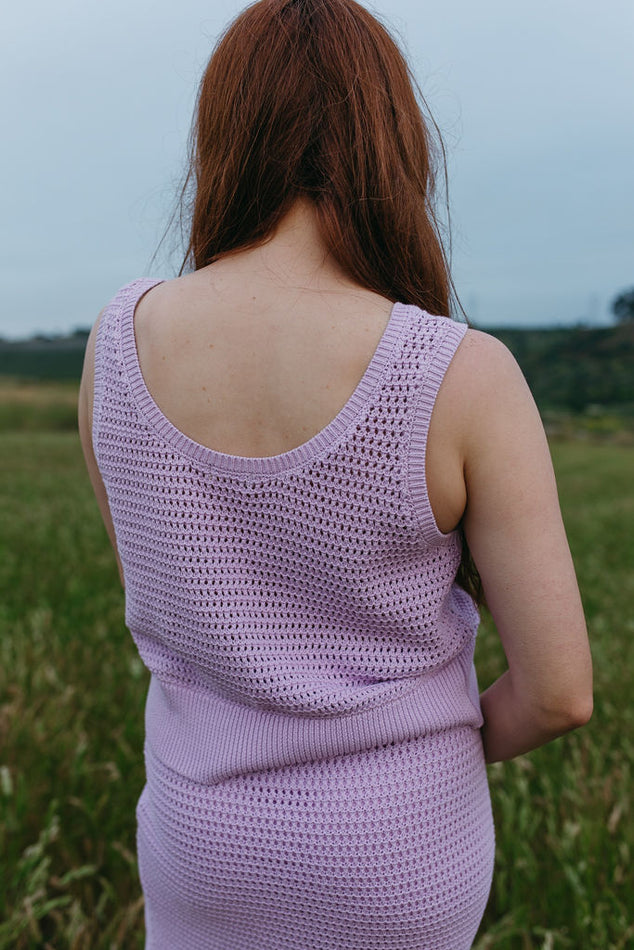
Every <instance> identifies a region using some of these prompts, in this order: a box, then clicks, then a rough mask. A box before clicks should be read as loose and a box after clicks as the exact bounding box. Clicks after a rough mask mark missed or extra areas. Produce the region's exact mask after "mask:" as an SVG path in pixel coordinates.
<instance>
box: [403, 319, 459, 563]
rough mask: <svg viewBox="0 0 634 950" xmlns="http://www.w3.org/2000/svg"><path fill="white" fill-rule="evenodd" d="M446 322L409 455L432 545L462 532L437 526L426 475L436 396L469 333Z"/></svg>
mask: <svg viewBox="0 0 634 950" xmlns="http://www.w3.org/2000/svg"><path fill="white" fill-rule="evenodd" d="M443 319H445V320H446V321H447V326H446V329H445V332H444V333H443V336H442V339H441V341H440V343H439V344H438V345H437V347H436V349H435V351H434V354H433V356H432V358H431V360H430V362H429V368H428V371H427V373H426V375H425V379H424V382H423V384H422V386H421V389H420V391H419V394H418V401H417V404H416V409H415V412H414V419H413V422H412V429H411V432H410V440H409V449H408V454H407V460H408V485H409V491H410V498H411V501H412V505H413V508H414V511H415V513H416V514H417V517H418V520H419V523H420V525H421V530H422V534H423V537H424V539H425V540H426V541H427V542H428V543H429V544H432V545H437V544H442V542H444V541H451V540H452V539H453V538H455V537H456V536H457V535H458V532H459V529H458V528H457V527H456V528H454V529H453V530H452V531H448V532H444V531H441V530H440V528H439V527H438V524H437V523H436V518H435V516H434V513H433V511H432V508H431V504H430V502H429V492H428V487H427V475H426V472H425V460H426V454H427V437H428V433H429V426H430V423H431V415H432V411H433V408H434V406H435V404H436V397H437V395H438V391H439V389H440V386H441V384H442V381H443V379H444V377H445V373H446V372H447V369H448V368H449V364H450V363H451V361H452V359H453V357H454V355H455V353H456V350H457V349H458V346H459V345H460V343H461V342H462V340H463V339H464V335H465V333H466V331H467V330H468V327H467V325H466V324H463V323H457V322H456V321H455V320H447V318H446V317H445V318H443Z"/></svg>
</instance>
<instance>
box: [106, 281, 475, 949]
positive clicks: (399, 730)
mask: <svg viewBox="0 0 634 950" xmlns="http://www.w3.org/2000/svg"><path fill="white" fill-rule="evenodd" d="M157 283H159V281H157V280H152V279H141V280H137V281H133V282H132V283H130V284H127V285H126V286H125V287H123V288H122V289H121V290H120V291H119V292H118V293H117V294H116V296H115V297H114V298H113V300H112V301H111V302H110V304H109V305H108V307H107V308H106V310H105V311H104V313H103V315H102V318H101V321H100V325H99V330H98V334H97V342H96V353H95V405H94V418H93V443H94V448H95V455H96V458H97V463H98V466H99V469H100V472H101V475H102V478H103V481H104V484H105V486H106V490H107V494H108V500H109V504H110V511H111V514H112V519H113V523H114V526H115V532H116V537H117V547H118V550H119V554H120V557H121V562H122V566H123V571H124V577H125V588H126V589H125V598H126V623H127V625H128V628H129V629H130V632H131V634H132V636H133V638H134V641H135V643H136V645H137V648H138V650H139V654H140V656H141V658H142V660H143V662H144V663H145V665H146V666H147V667H148V669H149V670H150V672H151V674H152V676H151V681H150V688H149V691H148V697H147V704H146V748H145V756H146V771H147V782H146V785H145V788H144V790H143V793H142V795H141V798H140V800H139V805H138V808H137V818H138V852H139V870H140V877H141V883H142V886H143V891H144V894H145V898H146V907H145V919H146V929H147V943H146V950H198V948H200V950H373V948H377V950H378V948H381V950H467V948H469V947H470V946H471V943H472V941H473V938H474V936H475V933H476V930H477V927H478V924H479V922H480V919H481V917H482V914H483V912H484V908H485V905H486V901H487V897H488V893H489V889H490V884H491V875H492V870H493V850H494V831H493V823H492V817H491V806H490V799H489V790H488V785H487V778H486V767H485V763H484V756H483V751H482V742H481V738H480V733H479V731H478V730H479V727H480V726H481V725H482V714H481V710H480V703H479V698H478V684H477V680H476V675H475V670H474V666H473V651H474V643H475V636H476V631H477V627H478V622H479V615H478V611H477V608H476V606H475V604H474V603H473V601H472V599H471V598H470V597H469V595H468V594H466V593H465V591H463V590H462V589H461V588H460V587H458V586H457V584H456V583H455V577H456V572H457V569H458V566H459V563H460V557H461V542H460V535H459V533H458V532H457V531H454V532H451V533H449V534H443V533H442V532H441V531H440V530H439V529H438V527H437V525H436V522H435V520H434V516H433V513H432V511H431V507H430V504H429V499H428V496H427V489H426V482H425V446H426V441H427V432H428V427H429V421H430V417H431V412H432V409H433V405H434V401H435V398H436V394H437V392H438V389H439V387H440V384H441V382H442V379H443V376H444V374H445V372H446V369H447V367H448V365H449V363H450V361H451V359H452V356H453V354H454V353H455V351H456V349H457V347H458V345H459V344H460V342H461V340H462V338H463V336H464V333H465V331H466V327H465V326H464V325H462V324H458V323H456V322H455V321H453V320H450V319H448V318H446V317H438V316H433V315H430V314H427V313H425V312H424V311H422V310H420V309H419V308H418V307H415V306H408V305H405V304H401V303H396V304H394V306H393V309H392V312H391V315H390V318H389V322H388V324H387V327H386V329H385V331H384V333H383V336H382V338H381V340H380V342H379V344H378V346H377V349H376V351H375V353H374V355H373V357H372V359H371V361H370V363H369V365H368V367H367V369H366V371H365V373H364V375H363V377H362V379H361V380H360V382H359V384H358V385H357V387H356V389H355V391H354V393H353V394H352V396H351V397H350V399H349V400H348V402H347V403H346V405H345V406H344V407H343V408H342V409H341V411H340V412H339V413H338V414H337V416H336V417H335V418H334V419H333V420H332V421H331V422H330V423H329V424H328V425H327V426H326V427H325V428H324V429H322V430H321V432H319V433H318V434H317V435H315V436H314V437H313V438H311V439H310V440H309V441H307V442H305V443H304V444H302V445H300V446H298V447H297V448H294V449H292V450H290V451H289V452H285V453H283V454H281V455H275V456H269V457H265V458H248V457H242V456H233V455H227V454H225V453H221V452H217V451H215V450H213V449H211V448H208V447H205V446H202V445H200V444H198V443H197V442H194V441H193V440H192V439H190V438H189V437H188V436H186V435H185V434H184V433H183V432H181V431H180V430H178V429H177V428H175V426H174V425H172V423H171V422H170V421H169V420H168V419H167V418H166V417H165V415H164V414H163V413H162V411H161V410H160V409H159V407H158V405H157V404H156V403H155V402H154V400H153V398H152V396H151V395H150V393H149V391H148V390H147V387H146V385H145V382H144V379H143V376H142V373H141V369H140V366H139V362H138V354H137V350H136V343H135V336H134V310H135V307H136V304H137V302H138V300H139V299H140V298H141V296H142V295H143V294H144V293H145V292H146V291H147V290H149V289H150V288H151V287H153V286H154V285H155V284H157Z"/></svg>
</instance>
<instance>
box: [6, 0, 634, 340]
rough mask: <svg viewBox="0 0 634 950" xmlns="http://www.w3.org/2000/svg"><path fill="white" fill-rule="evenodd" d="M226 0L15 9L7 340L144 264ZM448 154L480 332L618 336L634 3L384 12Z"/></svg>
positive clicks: (64, 316)
mask: <svg viewBox="0 0 634 950" xmlns="http://www.w3.org/2000/svg"><path fill="white" fill-rule="evenodd" d="M245 6H246V4H245V3H237V2H231V0H207V2H206V3H203V2H202V0H179V2H178V3H176V2H175V0H170V2H168V0H109V2H108V3H103V2H100V3H97V2H95V0H58V2H57V3H54V4H53V3H50V0H30V2H28V3H20V4H10V5H7V6H6V7H5V9H4V11H3V17H2V20H3V23H2V33H1V36H0V78H1V83H0V90H1V91H0V104H1V115H2V131H3V137H2V148H1V149H0V169H1V178H2V184H3V187H2V193H1V198H0V202H1V206H0V207H1V216H0V335H2V336H5V337H8V338H17V337H21V336H27V335H30V334H31V333H32V332H36V331H39V332H46V333H55V332H66V331H69V330H72V329H74V328H76V327H87V326H90V325H92V323H93V322H94V320H95V319H96V317H97V314H98V312H99V310H100V309H101V308H102V307H103V306H104V304H105V303H106V302H107V301H108V300H109V299H110V298H111V297H112V295H113V294H114V293H115V292H116V290H117V289H118V288H119V287H120V286H122V285H123V284H125V283H127V282H128V281H129V280H133V279H134V278H136V277H141V276H161V277H171V276H174V275H175V274H176V272H177V270H178V267H179V266H180V257H179V256H178V255H177V254H173V255H172V256H171V257H170V256H169V255H168V254H167V252H166V253H164V254H163V255H162V257H160V258H159V260H158V261H157V263H156V264H155V265H154V266H153V267H152V268H150V266H149V263H150V259H151V257H152V255H153V253H154V251H155V250H156V247H157V244H158V242H159V239H160V237H161V235H162V233H163V229H164V226H165V224H166V223H167V218H168V213H169V211H170V210H171V209H172V208H173V204H174V199H175V194H176V190H177V187H178V184H179V182H180V181H181V178H182V173H183V169H184V161H185V149H186V139H187V133H188V130H189V126H190V121H191V115H192V109H193V104H194V97H195V94H196V89H197V85H198V81H199V79H200V76H201V74H202V71H203V69H204V66H205V64H206V62H207V60H208V58H209V55H210V53H211V50H212V47H213V45H214V43H215V40H216V38H217V36H218V34H219V32H220V31H221V30H222V29H223V28H224V27H225V25H226V24H227V23H228V22H229V21H230V20H231V19H232V18H233V17H234V16H235V15H236V13H238V12H239V11H240V10H242V9H243V8H244V7H245ZM366 6H368V8H369V9H371V10H372V11H373V12H374V13H375V14H377V15H378V16H379V18H380V19H382V20H383V22H384V23H386V25H387V26H388V27H389V28H390V29H391V31H392V33H393V34H394V35H395V36H396V38H397V39H398V40H399V41H400V43H401V45H402V46H404V47H405V49H406V52H407V54H408V57H409V59H410V62H411V64H412V66H413V68H414V71H415V73H416V76H417V78H418V81H419V83H420V84H421V86H422V89H423V92H424V93H425V96H426V98H427V101H428V103H429V106H430V108H431V110H432V112H433V114H434V116H435V118H436V120H437V122H438V123H439V125H440V127H441V130H442V131H443V134H444V138H445V144H446V147H447V150H448V157H449V176H450V181H449V188H450V199H451V208H452V218H453V221H452V224H453V229H452V230H453V238H454V247H453V274H454V280H455V283H456V286H457V289H458V292H459V294H460V296H461V299H462V301H463V304H464V306H465V308H466V310H467V313H468V314H469V317H470V318H471V319H472V320H473V321H474V322H475V323H476V324H477V325H479V326H482V327H487V326H500V325H516V326H517V325H549V324H553V323H561V324H569V323H575V322H578V321H584V322H591V323H601V322H603V323H605V322H608V321H609V319H610V318H609V304H610V301H611V300H612V298H613V297H614V295H615V294H616V293H617V292H618V291H620V290H622V289H625V288H627V287H630V286H632V285H634V187H633V185H634V181H633V179H634V173H633V170H634V121H633V119H634V57H633V56H632V37H633V36H634V3H633V2H632V0H604V2H603V3H601V4H598V3H597V2H596V0H530V2H527V0H524V2H516V3H509V2H508V0H480V2H479V3H474V2H473V0H442V2H440V0H436V2H435V3H431V2H424V0H423V2H421V0H389V3H388V2H387V0H374V2H373V3H372V4H371V3H367V4H366Z"/></svg>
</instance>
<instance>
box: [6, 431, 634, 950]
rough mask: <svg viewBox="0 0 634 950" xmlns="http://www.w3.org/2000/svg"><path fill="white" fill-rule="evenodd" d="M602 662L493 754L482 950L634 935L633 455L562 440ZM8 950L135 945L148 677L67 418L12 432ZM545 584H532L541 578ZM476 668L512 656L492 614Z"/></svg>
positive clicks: (577, 549) (560, 462) (114, 949)
mask: <svg viewBox="0 0 634 950" xmlns="http://www.w3.org/2000/svg"><path fill="white" fill-rule="evenodd" d="M552 450H553V457H554V461H555V467H556V470H557V475H558V483H559V488H560V496H561V502H562V508H563V512H564V519H565V522H566V525H567V529H568V535H569V539H570V544H571V548H572V551H573V556H574V559H575V563H576V566H577V570H578V576H579V582H580V586H581V590H582V595H583V599H584V604H585V608H586V611H587V618H588V625H589V630H590V636H591V643H592V650H593V656H594V665H595V712H594V716H593V718H592V720H591V722H590V723H589V724H588V725H587V726H586V727H584V728H583V729H581V730H578V731H577V732H574V733H571V734H570V735H568V736H565V737H563V738H561V739H559V740H557V741H556V742H553V743H551V744H549V745H548V746H545V747H544V748H542V749H539V750H536V751H535V752H533V753H531V754H529V755H526V756H522V757H520V758H518V759H516V760H513V761H512V762H508V763H498V764H496V765H493V766H490V767H489V778H490V784H491V790H492V796H493V807H494V814H495V821H496V832H497V860H496V872H495V878H494V885H493V889H492V893H491V899H490V902H489V906H488V908H487V912H486V915H485V918H484V921H483V925H482V928H481V930H480V935H479V938H478V942H477V944H476V947H477V950H489V948H495V950H498V948H499V950H507V948H508V950H514V948H518V950H529V948H543V950H551V948H553V950H555V948H559V947H572V948H582V947H583V948H584V950H585V948H600V950H616V948H621V950H625V948H627V947H632V946H634V923H633V916H634V915H633V910H634V899H633V897H632V886H631V872H630V867H631V863H632V849H633V846H634V840H633V839H634V823H633V822H632V815H631V812H630V805H629V799H630V796H631V787H632V764H633V760H634V729H633V728H632V727H633V725H634V722H633V720H634V714H633V708H632V702H631V691H632V686H631V670H632V668H633V665H634V663H633V661H634V646H633V644H634V616H633V610H632V603H633V602H634V576H633V573H632V563H633V560H634V558H633V556H634V531H633V530H632V526H633V524H632V523H633V518H632V489H631V484H632V472H633V470H634V449H632V448H630V447H627V446H619V445H611V444H605V445H588V444H585V443H580V442H556V443H553V446H552ZM0 469H1V475H2V484H3V491H2V495H1V497H0V522H1V523H2V525H3V532H2V546H3V549H2V550H1V551H0V586H1V588H2V591H3V599H2V604H1V606H0V748H2V750H3V751H2V758H1V760H0V761H1V766H0V879H1V880H2V884H1V886H0V920H1V921H3V922H2V923H1V924H0V950H4V948H6V950H8V948H15V950H24V948H55V950H88V948H90V950H118V948H141V947H143V940H144V935H143V905H142V896H141V890H140V886H139V882H138V877H137V868H136V859H135V805H136V801H137V798H138V796H139V794H140V792H141V789H142V786H143V782H144V771H143V758H142V746H143V707H144V701H145V691H146V688H147V683H148V674H147V672H146V671H145V669H144V668H143V667H142V665H141V663H140V661H139V659H138V656H137V653H136V649H135V647H134V645H133V643H132V639H131V637H130V635H129V633H128V632H127V630H126V628H125V626H124V614H123V593H122V590H121V587H120V584H119V579H118V574H117V570H116V566H115V562H114V557H113V554H112V552H111V549H110V546H109V542H108V539H107V536H106V533H105V530H104V528H103V526H102V524H101V520H100V516H99V512H98V509H97V506H96V502H95V501H94V498H93V495H92V489H91V487H90V484H89V481H88V477H87V475H86V472H85V469H84V466H83V458H82V456H81V450H80V446H79V441H78V438H77V436H76V434H75V433H72V432H63V431H61V432H44V431H35V430H34V431H13V432H11V431H4V432H2V433H0ZM535 596H536V597H538V596H539V591H536V592H535ZM476 662H477V666H478V674H479V680H480V686H481V688H482V689H484V688H485V687H486V686H487V685H488V683H489V682H491V681H492V680H493V679H494V678H495V677H496V676H497V675H499V673H500V672H501V671H502V669H503V665H504V657H503V654H502V652H501V649H500V646H499V642H498V639H497V637H496V635H495V633H494V632H493V629H492V627H491V624H490V621H489V620H485V622H484V624H483V626H482V627H481V630H480V634H479V640H478V647H477V653H476Z"/></svg>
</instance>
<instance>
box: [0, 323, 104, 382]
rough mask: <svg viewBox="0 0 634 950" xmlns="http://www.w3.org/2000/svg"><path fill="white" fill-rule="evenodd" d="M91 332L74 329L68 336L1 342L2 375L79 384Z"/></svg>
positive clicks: (0, 366) (37, 337) (0, 370)
mask: <svg viewBox="0 0 634 950" xmlns="http://www.w3.org/2000/svg"><path fill="white" fill-rule="evenodd" d="M89 333H90V331H89V330H75V332H74V333H72V334H70V335H69V336H54V337H52V336H42V335H39V336H34V337H31V339H29V340H16V341H13V340H2V339H0V375H3V376H18V377H20V378H23V379H46V380H55V379H76V380H77V381H78V382H79V380H80V378H81V371H82V367H83V365H84V350H85V349H86V341H87V339H88V335H89Z"/></svg>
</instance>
